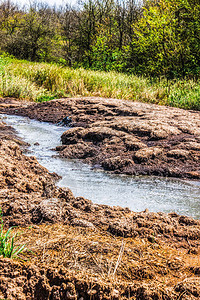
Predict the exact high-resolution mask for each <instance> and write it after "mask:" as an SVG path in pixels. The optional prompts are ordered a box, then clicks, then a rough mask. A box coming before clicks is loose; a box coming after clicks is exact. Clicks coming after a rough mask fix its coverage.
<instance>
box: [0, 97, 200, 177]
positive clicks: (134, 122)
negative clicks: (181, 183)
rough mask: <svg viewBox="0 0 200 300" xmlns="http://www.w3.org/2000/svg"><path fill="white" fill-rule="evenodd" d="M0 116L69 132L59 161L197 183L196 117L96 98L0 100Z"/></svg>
mask: <svg viewBox="0 0 200 300" xmlns="http://www.w3.org/2000/svg"><path fill="white" fill-rule="evenodd" d="M0 111H1V112H5V113H11V114H19V115H24V116H28V117H30V118H35V119H38V120H41V121H49V122H53V123H58V122H61V123H62V124H64V123H65V124H66V125H68V126H71V127H73V128H71V129H69V130H67V131H66V132H65V133H64V134H63V135H62V143H63V146H60V147H57V149H56V150H57V151H59V155H60V156H63V157H67V158H78V159H81V160H83V161H85V162H87V163H90V164H92V165H94V166H96V167H100V168H103V169H104V170H107V171H110V172H114V173H118V174H120V173H123V174H128V175H156V176H170V177H179V178H192V179H199V178H200V112H195V111H185V110H182V109H178V108H170V107H164V106H158V105H152V104H145V103H137V102H128V101H120V100H115V99H102V98H67V99H59V100H52V101H49V102H46V103H39V104H31V103H24V104H21V103H20V102H17V101H15V100H12V99H10V100H9V99H7V100H6V101H5V100H4V99H2V100H1V102H0ZM62 121H63V122H62Z"/></svg>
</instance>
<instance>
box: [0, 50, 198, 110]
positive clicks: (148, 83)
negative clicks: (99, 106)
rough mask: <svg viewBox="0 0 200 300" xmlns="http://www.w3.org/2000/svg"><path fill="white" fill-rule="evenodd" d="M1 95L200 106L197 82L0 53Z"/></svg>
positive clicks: (37, 99) (185, 107)
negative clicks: (86, 98) (77, 67)
mask: <svg viewBox="0 0 200 300" xmlns="http://www.w3.org/2000/svg"><path fill="white" fill-rule="evenodd" d="M0 96H1V97H15V98H18V99H27V100H32V101H36V102H42V101H48V100H51V99H54V98H61V97H68V96H72V97H73V96H99V97H106V98H117V99H126V100H132V101H141V102H148V103H156V104H162V105H169V106H175V107H181V108H184V109H193V110H200V82H199V81H193V80H172V81H167V80H166V79H165V78H163V79H159V80H154V81H152V80H150V79H148V78H143V77H138V76H135V75H126V74H121V73H117V72H100V71H91V70H84V69H82V68H80V69H71V68H68V67H62V66H59V65H56V64H47V63H32V62H28V61H23V60H17V59H15V58H12V57H7V56H5V55H2V56H0Z"/></svg>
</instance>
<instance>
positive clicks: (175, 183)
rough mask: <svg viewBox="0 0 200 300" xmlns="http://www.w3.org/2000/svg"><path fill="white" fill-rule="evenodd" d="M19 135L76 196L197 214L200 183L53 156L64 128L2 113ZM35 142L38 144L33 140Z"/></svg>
mask: <svg viewBox="0 0 200 300" xmlns="http://www.w3.org/2000/svg"><path fill="white" fill-rule="evenodd" d="M0 118H4V121H5V122H6V123H7V124H9V125H11V126H13V127H14V128H15V129H16V130H17V131H18V133H19V136H20V137H22V138H23V140H25V141H26V142H28V143H29V144H30V147H29V150H28V155H34V156H36V157H37V159H38V161H39V162H40V163H41V164H42V165H43V166H45V167H46V168H47V169H48V170H49V171H51V172H56V173H57V174H59V175H61V176H62V179H61V180H60V181H59V182H58V185H59V186H61V187H69V188H70V189H71V190H72V191H73V193H74V195H75V196H83V197H85V198H88V199H90V200H92V201H93V202H95V203H99V204H108V205H119V206H123V207H129V208H131V209H132V210H134V211H142V210H144V209H146V208H148V209H149V210H150V211H154V212H158V211H162V212H172V211H175V212H177V213H179V214H183V215H188V216H193V217H195V218H200V184H199V183H198V182H184V181H181V180H176V179H167V178H156V177H132V176H116V175H110V174H107V173H105V172H103V171H99V170H94V169H92V168H91V167H89V166H88V165H85V164H82V163H80V162H79V161H72V160H68V159H61V158H59V157H53V156H55V155H56V154H57V153H56V152H55V151H53V150H51V149H53V148H55V147H56V146H58V145H59V144H60V136H61V134H62V133H63V132H64V131H65V130H67V128H66V127H65V128H64V127H59V126H56V125H52V124H49V123H43V122H38V121H35V120H30V119H28V118H24V117H18V116H5V115H4V116H3V115H1V117H0ZM36 143H38V144H36Z"/></svg>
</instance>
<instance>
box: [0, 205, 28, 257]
mask: <svg viewBox="0 0 200 300" xmlns="http://www.w3.org/2000/svg"><path fill="white" fill-rule="evenodd" d="M0 223H1V227H0V256H3V257H8V258H16V257H18V255H19V254H20V253H22V252H23V250H25V245H20V246H18V247H16V246H15V238H16V235H13V236H11V231H12V229H13V227H10V228H9V229H8V230H7V231H6V232H4V228H3V227H4V225H3V220H2V212H1V209H0Z"/></svg>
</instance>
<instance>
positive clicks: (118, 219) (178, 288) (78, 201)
mask: <svg viewBox="0 0 200 300" xmlns="http://www.w3.org/2000/svg"><path fill="white" fill-rule="evenodd" d="M15 109H16V107H15ZM72 130H74V128H73V129H72ZM24 147H26V145H25V144H24V143H23V142H22V141H21V140H19V139H18V138H17V136H16V134H15V132H14V131H13V129H12V128H11V127H9V126H7V125H5V124H4V123H3V122H1V124H0V207H1V208H2V211H3V219H4V223H5V225H6V226H7V227H8V226H12V225H19V226H23V228H16V229H15V231H16V232H19V233H20V235H19V238H18V241H17V243H18V244H19V245H20V244H22V243H27V247H28V248H29V249H30V250H31V251H33V253H34V254H32V253H30V252H27V253H25V255H24V256H22V259H23V260H24V261H22V262H20V261H19V260H10V259H3V258H0V298H2V299H20V300H21V299H79V300H82V299H137V300H151V299H155V300H157V299H167V300H168V299H170V300H172V299H173V300H180V299H182V300H186V299H187V300H188V299H195V300H196V299H199V298H200V279H199V274H200V259H199V257H200V221H199V220H194V219H192V218H189V217H185V216H179V215H177V214H175V213H171V214H164V213H151V212H148V211H144V212H141V213H135V212H133V211H131V210H129V209H128V208H120V207H109V206H107V205H98V204H93V203H92V202H91V201H90V200H87V199H84V198H82V197H77V198H76V197H74V195H73V194H72V192H71V191H70V190H69V189H63V188H58V187H56V184H55V183H56V180H57V179H58V176H57V175H56V174H51V173H49V172H48V170H47V169H45V168H44V167H42V166H41V165H39V164H38V162H37V160H36V159H35V158H34V157H27V156H25V155H24V154H23V153H22V149H24ZM27 259H29V261H27Z"/></svg>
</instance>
